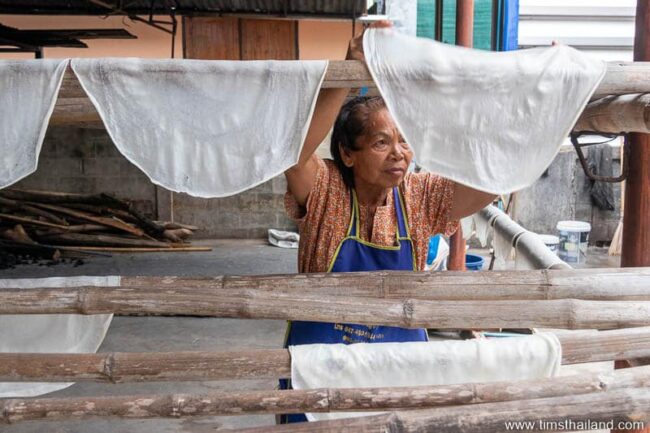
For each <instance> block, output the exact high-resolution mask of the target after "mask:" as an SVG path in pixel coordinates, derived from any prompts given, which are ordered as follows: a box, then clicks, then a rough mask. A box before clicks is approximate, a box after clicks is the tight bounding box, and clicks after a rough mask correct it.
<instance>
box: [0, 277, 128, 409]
mask: <svg viewBox="0 0 650 433" xmlns="http://www.w3.org/2000/svg"><path fill="white" fill-rule="evenodd" d="M119 285H120V277H54V278H24V279H23V278H19V279H3V280H0V288H18V289H25V290H29V289H34V288H46V287H78V286H106V287H117V286H119ZM112 318H113V315H112V314H95V315H88V316H86V315H80V314H15V315H13V314H7V315H0V352H26V353H39V352H40V353H47V352H53V353H88V352H96V351H97V349H98V348H99V345H100V344H101V343H102V341H103V340H104V336H105V335H106V331H107V330H108V326H109V325H110V323H111V319H112ZM70 385H72V383H45V382H43V383H41V382H0V398H6V397H34V396H37V395H41V394H46V393H48V392H54V391H58V390H60V389H63V388H67V387H68V386H70Z"/></svg>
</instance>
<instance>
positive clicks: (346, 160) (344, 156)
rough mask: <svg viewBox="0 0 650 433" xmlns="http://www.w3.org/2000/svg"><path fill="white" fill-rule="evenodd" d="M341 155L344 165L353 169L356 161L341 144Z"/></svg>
mask: <svg viewBox="0 0 650 433" xmlns="http://www.w3.org/2000/svg"><path fill="white" fill-rule="evenodd" d="M339 154H340V155H341V160H342V161H343V165H345V166H346V167H347V168H352V166H353V165H354V159H353V158H352V155H350V151H349V150H348V149H346V148H344V147H343V146H341V145H340V144H339Z"/></svg>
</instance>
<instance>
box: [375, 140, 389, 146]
mask: <svg viewBox="0 0 650 433" xmlns="http://www.w3.org/2000/svg"><path fill="white" fill-rule="evenodd" d="M387 144H388V142H387V141H386V140H379V141H376V142H375V146H377V147H384V146H386V145H387Z"/></svg>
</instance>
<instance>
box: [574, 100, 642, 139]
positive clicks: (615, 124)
mask: <svg viewBox="0 0 650 433" xmlns="http://www.w3.org/2000/svg"><path fill="white" fill-rule="evenodd" d="M573 129H574V131H598V132H603V133H610V134H619V133H621V132H644V133H650V94H631V95H618V96H606V97H604V98H601V99H597V100H595V101H592V102H590V103H589V104H588V105H587V107H586V108H585V111H584V112H583V113H582V116H580V119H578V122H577V123H576V125H575V127H574V128H573Z"/></svg>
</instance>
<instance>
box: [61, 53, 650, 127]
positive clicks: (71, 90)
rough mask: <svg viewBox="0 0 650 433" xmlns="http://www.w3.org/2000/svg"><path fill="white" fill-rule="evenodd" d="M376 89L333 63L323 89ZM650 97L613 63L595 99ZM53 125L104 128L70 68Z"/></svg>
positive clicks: (648, 84)
mask: <svg viewBox="0 0 650 433" xmlns="http://www.w3.org/2000/svg"><path fill="white" fill-rule="evenodd" d="M337 87H338V88H358V87H375V83H374V82H373V80H372V77H371V76H370V72H369V71H368V69H367V68H366V66H365V64H364V63H363V62H361V61H358V60H334V61H330V62H329V66H328V69H327V72H326V73H325V79H324V81H323V85H322V88H324V89H327V88H337ZM629 93H650V62H610V63H608V66H607V73H606V74H605V77H604V78H603V80H602V81H601V83H600V85H599V87H598V89H596V93H595V94H594V99H597V98H602V97H604V96H607V95H623V94H629ZM50 122H51V123H52V124H59V125H61V124H78V123H81V124H87V125H93V124H101V119H100V118H99V115H98V114H97V111H96V110H95V108H94V106H93V105H92V103H91V102H90V101H89V100H88V98H87V96H86V93H85V92H84V91H83V89H82V88H81V85H80V84H79V81H78V80H77V79H76V77H75V76H74V73H73V72H72V71H71V70H70V68H68V69H67V70H66V73H65V75H64V77H63V84H62V85H61V90H60V92H59V99H58V101H57V103H56V105H55V107H54V112H53V113H52V117H51V120H50Z"/></svg>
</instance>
